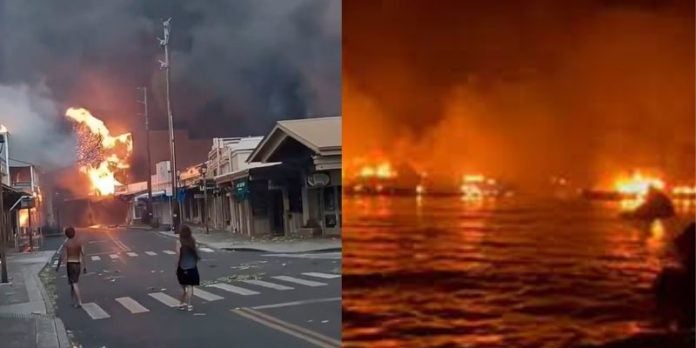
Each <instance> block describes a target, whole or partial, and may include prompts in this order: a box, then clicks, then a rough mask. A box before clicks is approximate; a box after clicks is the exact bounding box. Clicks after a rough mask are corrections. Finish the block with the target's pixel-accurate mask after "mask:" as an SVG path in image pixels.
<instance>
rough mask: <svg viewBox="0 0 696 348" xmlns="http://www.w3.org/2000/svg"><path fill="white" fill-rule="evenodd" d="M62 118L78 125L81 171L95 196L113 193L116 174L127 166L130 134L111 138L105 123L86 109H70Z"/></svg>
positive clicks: (130, 140)
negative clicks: (88, 181)
mask: <svg viewBox="0 0 696 348" xmlns="http://www.w3.org/2000/svg"><path fill="white" fill-rule="evenodd" d="M65 116H66V117H68V118H70V119H72V120H74V121H75V122H77V126H76V127H75V129H76V133H77V135H78V161H79V163H80V171H82V172H83V173H85V174H87V176H88V177H89V180H90V183H91V185H92V189H93V190H94V191H95V192H96V193H97V194H99V195H110V194H113V193H114V192H115V190H116V186H118V185H121V183H120V182H119V181H118V180H117V179H116V175H117V173H118V171H119V170H123V169H127V168H129V167H130V165H129V163H128V159H129V158H130V155H131V154H132V152H133V139H132V137H131V134H130V133H125V134H121V135H118V136H112V135H111V133H110V132H109V129H108V128H107V127H106V125H105V124H104V122H103V121H101V120H100V119H98V118H96V117H94V116H93V115H92V114H91V113H90V112H89V111H88V110H86V109H80V108H69V109H68V110H67V111H66V112H65Z"/></svg>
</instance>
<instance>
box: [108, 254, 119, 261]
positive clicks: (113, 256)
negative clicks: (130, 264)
mask: <svg viewBox="0 0 696 348" xmlns="http://www.w3.org/2000/svg"><path fill="white" fill-rule="evenodd" d="M109 257H110V258H112V259H114V260H115V259H118V255H116V254H111V255H109Z"/></svg>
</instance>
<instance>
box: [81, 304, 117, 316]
mask: <svg viewBox="0 0 696 348" xmlns="http://www.w3.org/2000/svg"><path fill="white" fill-rule="evenodd" d="M82 309H84V310H85V312H86V313H87V315H89V317H90V318H92V319H94V320H97V319H106V318H111V316H110V315H109V314H108V313H106V312H105V311H104V310H103V309H102V308H101V307H99V305H98V304H96V303H94V302H90V303H83V304H82Z"/></svg>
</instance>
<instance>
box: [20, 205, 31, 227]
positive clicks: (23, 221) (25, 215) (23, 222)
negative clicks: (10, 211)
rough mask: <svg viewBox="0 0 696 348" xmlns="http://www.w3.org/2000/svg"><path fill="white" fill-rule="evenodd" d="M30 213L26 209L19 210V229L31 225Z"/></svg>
mask: <svg viewBox="0 0 696 348" xmlns="http://www.w3.org/2000/svg"><path fill="white" fill-rule="evenodd" d="M28 221H29V211H28V210H26V209H20V210H19V227H27V226H28V225H29V224H27V222H28Z"/></svg>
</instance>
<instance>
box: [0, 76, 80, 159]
mask: <svg viewBox="0 0 696 348" xmlns="http://www.w3.org/2000/svg"><path fill="white" fill-rule="evenodd" d="M60 117H61V113H60V111H59V110H58V108H57V106H56V104H55V103H54V102H53V101H52V96H51V95H50V94H49V92H48V90H47V88H46V87H45V86H43V85H38V86H36V87H29V86H27V85H17V86H7V85H0V124H3V125H5V126H6V127H7V129H8V131H9V133H10V142H9V143H10V145H9V150H10V158H11V159H14V161H12V160H11V161H10V164H11V165H15V164H16V165H24V164H23V163H22V162H28V163H32V164H36V165H40V166H42V167H44V168H46V169H56V168H61V167H66V166H69V165H72V164H73V162H74V159H75V151H74V149H75V141H74V138H73V137H72V136H71V135H70V133H69V128H68V130H67V131H66V130H65V128H63V127H62V123H61V122H60V121H61V120H60ZM19 161H21V162H19Z"/></svg>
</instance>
